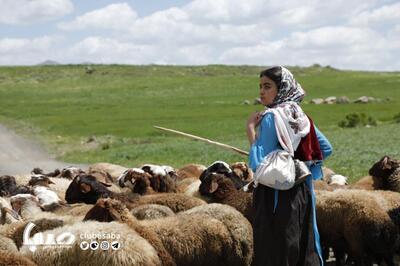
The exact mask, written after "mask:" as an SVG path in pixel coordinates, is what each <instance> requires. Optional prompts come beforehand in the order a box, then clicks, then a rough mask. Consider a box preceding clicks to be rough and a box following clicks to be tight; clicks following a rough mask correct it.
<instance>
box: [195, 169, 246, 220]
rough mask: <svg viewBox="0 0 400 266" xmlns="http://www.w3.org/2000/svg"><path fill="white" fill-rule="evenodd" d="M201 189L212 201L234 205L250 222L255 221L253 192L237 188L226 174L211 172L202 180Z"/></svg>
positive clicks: (201, 192)
mask: <svg viewBox="0 0 400 266" xmlns="http://www.w3.org/2000/svg"><path fill="white" fill-rule="evenodd" d="M199 191H200V194H201V195H205V196H208V197H210V198H211V202H216V203H222V204H226V205H229V206H232V207H234V208H235V209H237V210H238V211H239V212H241V213H242V214H243V215H244V216H245V217H246V218H247V219H248V220H249V221H250V223H252V222H253V218H254V210H253V194H252V193H246V192H244V191H242V190H237V189H236V187H235V185H234V183H233V182H232V180H231V179H229V178H227V177H225V175H223V174H216V173H212V174H209V175H208V176H207V177H205V178H204V179H203V180H202V182H201V185H200V188H199Z"/></svg>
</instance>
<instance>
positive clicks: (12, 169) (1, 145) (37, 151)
mask: <svg viewBox="0 0 400 266" xmlns="http://www.w3.org/2000/svg"><path fill="white" fill-rule="evenodd" d="M69 165H74V164H69V163H64V162H59V161H56V160H54V159H53V158H52V157H51V156H50V155H49V154H48V153H47V152H46V151H45V150H44V149H43V148H41V147H40V146H39V145H38V144H36V143H34V142H32V141H30V140H27V139H24V138H22V137H20V136H18V135H16V134H15V133H14V132H12V131H11V130H9V129H7V128H6V127H5V126H3V125H1V124H0V176H1V175H5V174H8V175H14V174H28V173H30V171H31V170H32V169H33V168H35V167H40V168H42V169H43V170H44V171H45V172H47V171H53V170H54V169H56V168H63V167H66V166H69ZM74 166H79V167H81V168H83V169H85V168H86V166H85V165H76V164H75V165H74Z"/></svg>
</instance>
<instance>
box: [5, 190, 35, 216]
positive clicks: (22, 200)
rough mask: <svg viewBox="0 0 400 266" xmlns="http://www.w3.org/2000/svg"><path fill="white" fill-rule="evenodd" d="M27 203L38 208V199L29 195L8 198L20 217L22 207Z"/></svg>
mask: <svg viewBox="0 0 400 266" xmlns="http://www.w3.org/2000/svg"><path fill="white" fill-rule="evenodd" d="M27 203H33V204H34V205H36V206H38V207H40V203H39V199H38V198H37V197H36V196H34V195H31V194H18V195H15V196H12V197H11V198H10V204H11V206H12V208H13V210H14V211H15V212H17V213H18V214H19V215H21V209H22V207H23V206H24V205H25V204H27Z"/></svg>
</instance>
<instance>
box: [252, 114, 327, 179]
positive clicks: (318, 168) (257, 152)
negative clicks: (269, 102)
mask: <svg viewBox="0 0 400 266" xmlns="http://www.w3.org/2000/svg"><path fill="white" fill-rule="evenodd" d="M314 128H315V133H316V135H317V138H318V142H319V146H320V149H321V152H322V156H323V158H324V159H326V158H327V157H328V156H329V155H331V153H332V145H331V144H330V143H329V141H328V139H327V138H326V137H325V136H324V135H323V134H322V133H321V131H319V129H318V128H317V127H316V126H315V125H314ZM277 149H282V147H281V145H280V144H279V140H278V136H277V135H276V129H275V120H274V114H273V113H267V114H266V115H265V116H264V117H263V118H262V120H261V122H260V125H259V126H258V131H257V138H256V140H255V142H254V143H253V144H252V145H251V147H250V152H249V165H250V168H251V169H252V170H253V171H254V172H255V171H256V169H257V166H258V165H259V164H260V162H261V161H262V160H263V159H264V157H265V156H266V155H268V154H269V153H270V152H272V151H274V150H277ZM307 165H308V167H309V168H310V171H311V173H312V176H313V179H319V178H321V177H322V161H318V162H316V163H313V164H312V162H308V163H307Z"/></svg>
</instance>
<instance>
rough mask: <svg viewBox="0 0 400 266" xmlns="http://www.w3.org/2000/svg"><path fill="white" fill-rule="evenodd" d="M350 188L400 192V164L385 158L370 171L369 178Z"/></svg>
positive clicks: (362, 179) (364, 178)
mask: <svg viewBox="0 0 400 266" xmlns="http://www.w3.org/2000/svg"><path fill="white" fill-rule="evenodd" d="M350 188H352V189H365V190H392V191H396V192H400V162H399V161H398V160H395V159H392V158H390V157H389V156H383V157H382V158H381V159H380V160H379V161H378V162H376V163H375V164H374V165H373V166H372V167H371V169H369V176H366V177H363V178H361V179H360V180H358V181H357V182H356V183H354V184H353V185H352V186H350Z"/></svg>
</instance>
